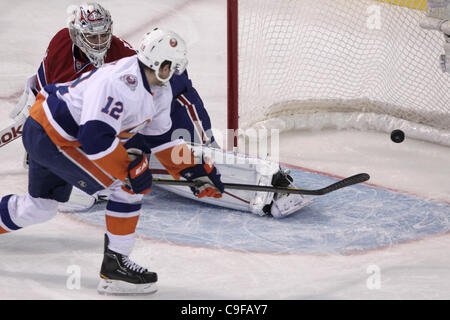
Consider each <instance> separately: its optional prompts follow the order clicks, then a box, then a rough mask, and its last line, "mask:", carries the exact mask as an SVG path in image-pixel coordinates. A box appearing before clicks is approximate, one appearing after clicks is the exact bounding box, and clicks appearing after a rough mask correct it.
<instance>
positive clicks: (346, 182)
mask: <svg viewBox="0 0 450 320" xmlns="http://www.w3.org/2000/svg"><path fill="white" fill-rule="evenodd" d="M369 179H370V176H369V175H368V174H367V173H359V174H355V175H353V176H351V177H347V178H345V179H342V180H339V181H338V182H335V183H333V184H330V185H329V186H326V187H324V188H321V189H316V190H306V189H296V188H284V187H271V186H258V185H251V184H238V183H224V184H223V185H224V187H225V189H236V190H250V191H265V192H276V193H293V194H307V195H313V196H322V195H324V194H327V193H330V192H332V191H336V190H339V189H342V188H345V187H348V186H351V185H354V184H357V183H361V182H364V181H367V180H369ZM153 183H155V184H161V185H164V184H165V185H178V186H188V187H191V186H192V187H195V186H201V183H200V184H198V183H196V182H193V181H185V180H169V179H156V178H155V179H153Z"/></svg>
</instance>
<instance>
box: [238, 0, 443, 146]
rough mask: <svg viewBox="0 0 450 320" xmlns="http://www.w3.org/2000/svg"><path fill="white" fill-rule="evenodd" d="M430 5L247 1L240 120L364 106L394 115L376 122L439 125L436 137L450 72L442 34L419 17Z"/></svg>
mask: <svg viewBox="0 0 450 320" xmlns="http://www.w3.org/2000/svg"><path fill="white" fill-rule="evenodd" d="M425 5H426V1H401V0H390V1H387V0H386V1H374V0H241V1H239V29H238V30H239V40H238V41H239V126H240V127H241V128H248V127H250V126H252V125H255V124H256V123H258V122H261V121H265V120H267V119H269V118H274V117H278V118H280V117H281V118H282V117H288V118H289V117H290V116H292V115H294V114H312V113H317V112H320V111H323V112H339V113H342V112H347V113H349V114H350V113H355V112H356V113H361V114H363V113H365V114H371V115H379V116H382V117H384V116H386V117H387V118H373V119H372V120H370V121H389V120H388V119H399V120H401V121H407V122H408V123H412V125H410V126H411V127H412V128H414V126H415V125H416V124H417V125H418V126H419V127H420V126H422V127H426V128H429V130H435V129H437V130H438V131H439V132H438V135H439V134H440V135H441V137H440V138H438V139H440V140H442V139H444V140H445V139H447V138H448V136H447V134H448V132H449V130H450V112H449V111H450V75H449V74H448V73H443V72H442V70H441V68H440V65H439V56H440V55H441V54H442V53H443V46H442V45H443V42H444V38H443V35H442V34H441V33H439V32H436V31H427V30H423V29H422V28H421V27H420V26H419V22H420V20H421V18H422V17H423V16H424V14H425V12H424V10H422V9H424V8H425ZM377 119H378V120H377ZM340 121H341V120H340ZM394 126H395V125H394ZM442 134H443V135H444V137H442Z"/></svg>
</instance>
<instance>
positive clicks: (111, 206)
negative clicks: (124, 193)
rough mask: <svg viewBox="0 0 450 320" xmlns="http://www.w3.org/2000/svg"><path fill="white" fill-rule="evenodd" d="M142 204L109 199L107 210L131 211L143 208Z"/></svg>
mask: <svg viewBox="0 0 450 320" xmlns="http://www.w3.org/2000/svg"><path fill="white" fill-rule="evenodd" d="M141 207H142V204H140V203H133V204H130V203H122V202H116V201H112V200H109V201H108V204H107V205H106V210H109V211H113V212H121V213H130V212H136V211H139V210H141Z"/></svg>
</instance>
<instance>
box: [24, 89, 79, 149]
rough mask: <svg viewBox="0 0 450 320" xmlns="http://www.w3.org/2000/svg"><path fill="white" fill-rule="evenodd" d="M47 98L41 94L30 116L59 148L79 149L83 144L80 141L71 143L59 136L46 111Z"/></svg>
mask: <svg viewBox="0 0 450 320" xmlns="http://www.w3.org/2000/svg"><path fill="white" fill-rule="evenodd" d="M44 102H45V97H44V96H43V95H42V94H41V93H39V94H38V95H37V97H36V102H35V103H34V104H33V106H32V107H31V109H30V116H31V117H32V118H33V119H34V120H36V121H37V122H38V123H39V124H40V125H41V126H42V128H44V130H45V132H46V133H47V135H48V136H49V138H50V139H51V140H52V141H53V143H54V144H55V145H57V146H72V147H79V146H80V145H81V144H80V143H79V142H78V141H69V140H67V139H65V138H64V137H63V136H61V135H60V134H59V132H58V131H56V129H55V128H54V127H53V126H52V124H51V123H50V121H49V120H48V118H47V115H46V114H45V110H44V106H43V104H44Z"/></svg>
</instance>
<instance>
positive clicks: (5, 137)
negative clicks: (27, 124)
mask: <svg viewBox="0 0 450 320" xmlns="http://www.w3.org/2000/svg"><path fill="white" fill-rule="evenodd" d="M22 126H23V123H21V124H19V125H16V126H11V127H10V128H7V129H6V130H3V131H2V132H0V147H3V146H4V145H5V144H8V143H10V142H11V141H14V140H15V139H17V138H19V137H21V136H22Z"/></svg>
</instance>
